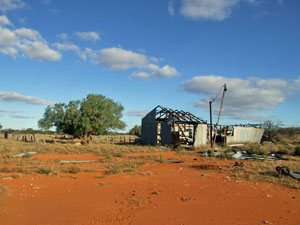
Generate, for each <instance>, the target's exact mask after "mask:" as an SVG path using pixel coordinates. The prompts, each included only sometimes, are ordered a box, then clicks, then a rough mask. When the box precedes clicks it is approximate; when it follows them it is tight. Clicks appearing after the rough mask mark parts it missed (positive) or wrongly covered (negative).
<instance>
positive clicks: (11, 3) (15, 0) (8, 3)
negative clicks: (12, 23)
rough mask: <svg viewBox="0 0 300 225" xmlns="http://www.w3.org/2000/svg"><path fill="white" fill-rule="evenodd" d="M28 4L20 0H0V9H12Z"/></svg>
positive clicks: (21, 7) (22, 7) (25, 6)
mask: <svg viewBox="0 0 300 225" xmlns="http://www.w3.org/2000/svg"><path fill="white" fill-rule="evenodd" d="M27 7H28V5H27V4H26V3H24V2H23V1H21V0H0V11H3V12H6V11H12V10H17V9H24V8H27Z"/></svg>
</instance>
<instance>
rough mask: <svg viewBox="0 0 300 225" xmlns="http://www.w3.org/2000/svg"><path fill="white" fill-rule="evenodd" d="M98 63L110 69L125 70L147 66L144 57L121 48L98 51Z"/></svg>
mask: <svg viewBox="0 0 300 225" xmlns="http://www.w3.org/2000/svg"><path fill="white" fill-rule="evenodd" d="M100 56H101V57H100V58H99V61H98V62H99V63H102V64H105V65H106V66H107V67H109V68H110V69H115V70H126V69H129V68H134V67H142V66H143V65H145V64H147V62H148V59H147V57H146V56H145V55H143V54H140V53H136V52H133V51H130V50H126V49H123V48H105V49H101V50H100Z"/></svg>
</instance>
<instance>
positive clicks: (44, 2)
mask: <svg viewBox="0 0 300 225" xmlns="http://www.w3.org/2000/svg"><path fill="white" fill-rule="evenodd" d="M40 2H41V3H42V4H43V5H46V6H47V5H50V4H51V0H40Z"/></svg>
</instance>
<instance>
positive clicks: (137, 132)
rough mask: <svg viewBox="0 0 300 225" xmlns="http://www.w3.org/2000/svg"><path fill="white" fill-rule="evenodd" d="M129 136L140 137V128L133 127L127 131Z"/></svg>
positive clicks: (137, 126)
mask: <svg viewBox="0 0 300 225" xmlns="http://www.w3.org/2000/svg"><path fill="white" fill-rule="evenodd" d="M129 134H131V135H136V136H141V126H139V125H135V126H134V127H133V128H131V129H130V130H129Z"/></svg>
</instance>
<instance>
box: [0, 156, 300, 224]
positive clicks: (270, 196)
mask: <svg viewBox="0 0 300 225" xmlns="http://www.w3.org/2000/svg"><path fill="white" fill-rule="evenodd" d="M171 157H173V159H172V160H168V159H169V158H171ZM125 159H126V160H137V159H138V160H141V159H143V160H144V161H145V162H144V163H143V164H141V165H140V166H139V167H137V168H136V169H134V171H131V170H130V172H122V173H118V171H115V170H112V171H113V173H105V171H106V170H107V167H105V159H103V157H100V156H97V155H93V154H55V153H52V154H37V155H34V156H32V157H30V158H24V159H14V161H13V162H14V163H15V165H14V163H10V164H9V166H10V167H14V166H17V165H22V167H23V168H24V167H26V166H28V165H29V164H30V163H31V164H30V165H33V164H32V163H33V162H34V163H35V164H43V165H49V166H55V165H56V167H55V168H56V170H57V169H58V168H59V167H64V168H65V167H68V166H71V167H72V166H78V167H80V172H78V171H76V172H74V173H68V172H60V173H53V174H52V173H50V174H38V173H32V172H30V173H23V174H19V175H18V176H16V172H15V171H14V172H12V173H8V174H5V176H2V179H0V224H1V225H71V224H72V225H74V224H75V225H95V224H132V225H134V224H136V225H140V224H144V225H145V224H149V225H150V224H151V225H153V224H157V225H160V224H166V225H167V224H170V225H171V224H174V225H175V224H176V225H183V224H185V225H192V224H224V225H233V224H245V225H246V224H249V225H255V224H284V225H298V224H300V216H299V213H300V190H299V189H298V190H297V189H292V188H288V187H284V186H282V185H279V184H273V183H264V182H255V181H246V180H243V179H239V178H237V177H235V176H232V174H231V173H228V172H227V171H226V170H223V169H222V168H227V167H231V166H232V165H233V163H234V161H231V160H211V159H209V158H203V157H200V156H199V155H194V154H188V155H180V154H179V156H178V154H177V155H176V154H175V153H173V152H166V153H163V154H162V153H153V154H150V153H143V154H137V153H127V154H124V155H120V156H119V157H114V158H112V159H111V158H110V159H106V160H109V161H110V163H118V164H117V165H120V163H122V162H123V161H124V160H125ZM150 159H151V160H150ZM153 159H155V160H153ZM162 159H164V160H162ZM178 159H180V160H178ZM59 160H96V161H93V162H91V163H82V164H76V165H74V164H70V165H69V164H68V165H61V164H59ZM20 161H21V164H20ZM23 161H24V162H23ZM35 164H34V165H35ZM57 165H59V166H57ZM121 165H123V164H121ZM130 165H131V164H130ZM1 166H2V167H3V166H4V165H1ZM55 168H54V169H53V170H55ZM109 168H110V167H109ZM114 169H115V168H114ZM114 171H115V172H114ZM2 175H3V174H2Z"/></svg>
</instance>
